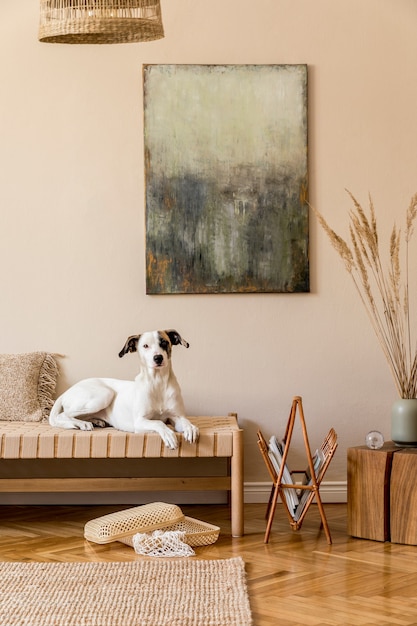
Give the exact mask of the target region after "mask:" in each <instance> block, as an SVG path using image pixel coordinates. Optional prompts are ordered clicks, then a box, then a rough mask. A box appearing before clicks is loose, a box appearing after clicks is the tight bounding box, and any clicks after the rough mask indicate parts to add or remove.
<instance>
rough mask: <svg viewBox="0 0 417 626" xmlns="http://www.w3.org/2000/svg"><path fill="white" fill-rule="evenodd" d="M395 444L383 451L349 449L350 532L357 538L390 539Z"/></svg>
mask: <svg viewBox="0 0 417 626" xmlns="http://www.w3.org/2000/svg"><path fill="white" fill-rule="evenodd" d="M398 450H399V448H398V446H396V445H395V444H394V443H392V442H388V443H385V444H384V445H383V447H382V448H380V449H379V450H371V449H370V448H368V447H367V446H357V447H355V448H348V456H347V461H348V462H347V478H348V506H347V515H348V518H347V531H348V534H349V535H352V536H353V537H359V538H361V539H373V540H375V541H389V540H390V477H391V467H392V459H393V456H394V453H396V452H397V451H398Z"/></svg>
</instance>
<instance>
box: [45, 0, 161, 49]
mask: <svg viewBox="0 0 417 626" xmlns="http://www.w3.org/2000/svg"><path fill="white" fill-rule="evenodd" d="M40 3H41V7H40V24H39V41H43V42H46V43H91V44H97V43H134V42H140V41H153V40H154V39H161V38H162V37H163V36H164V28H163V25H162V16H161V7H160V0H40Z"/></svg>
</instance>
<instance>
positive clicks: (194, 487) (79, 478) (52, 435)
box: [0, 414, 244, 537]
mask: <svg viewBox="0 0 417 626" xmlns="http://www.w3.org/2000/svg"><path fill="white" fill-rule="evenodd" d="M189 419H190V420H191V421H192V422H193V423H194V424H195V425H196V426H198V428H199V429H200V437H199V440H198V442H197V443H194V444H191V443H188V442H187V441H185V440H184V439H183V437H182V435H177V437H178V444H179V445H178V448H177V449H176V450H170V449H168V448H166V447H165V446H164V444H163V443H162V440H161V438H160V436H159V435H157V434H156V433H151V432H149V433H126V432H123V431H120V430H115V429H114V428H100V429H94V430H93V431H80V430H66V429H63V428H55V427H52V426H50V425H49V424H48V423H39V422H0V493H5V492H9V493H11V492H14V493H27V492H31V493H62V492H115V491H117V492H132V491H167V490H175V491H206V490H210V491H228V492H229V494H230V508H231V524H232V535H233V536H234V537H240V536H242V535H243V532H244V524H243V431H242V429H240V428H239V426H238V423H237V416H236V414H230V415H228V416H218V417H190V418H189ZM156 458H157V459H161V461H162V463H161V464H158V467H159V465H160V466H161V468H162V469H161V472H162V475H159V473H158V476H153V475H151V476H149V475H146V472H142V469H143V467H144V463H146V459H147V460H149V459H156ZM209 458H224V459H225V460H226V472H225V474H224V475H221V476H220V475H218V474H215V475H204V476H202V475H193V473H192V471H193V470H192V464H191V463H190V462H191V460H192V459H209ZM23 459H25V460H33V462H34V463H35V464H36V463H37V464H38V465H39V467H40V468H42V464H43V467H44V468H46V469H45V470H44V473H45V472H46V475H44V474H43V473H42V470H41V471H39V472H38V471H35V472H31V474H30V475H29V476H23V477H21V476H19V473H18V472H16V471H15V469H13V468H16V467H17V465H18V461H19V460H23ZM64 459H68V460H71V463H73V464H74V465H75V467H76V470H77V471H76V473H75V475H73V476H67V475H65V473H63V472H62V471H61V470H60V467H61V466H62V465H63V460H64ZM97 459H102V460H105V463H107V468H108V470H107V472H106V475H104V476H103V475H100V476H94V475H91V472H90V468H89V466H88V463H89V461H92V460H97ZM174 459H177V460H179V461H178V462H177V467H178V465H179V466H180V467H182V468H183V470H184V471H182V472H181V476H178V475H175V474H174V475H173V472H172V469H171V468H172V460H174ZM117 460H118V461H117ZM123 460H124V461H123ZM170 460H171V461H170ZM123 462H126V463H127V462H130V464H129V475H127V476H126V475H124V476H123V475H120V472H115V473H113V470H114V469H116V468H118V469H120V468H121V466H122V464H123ZM170 463H171V464H170ZM132 466H133V468H135V470H134V471H132ZM136 469H137V471H136ZM164 470H166V471H164ZM83 472H85V473H83ZM107 473H108V474H109V475H107ZM115 474H116V475H115ZM117 474H119V475H117ZM122 474H123V472H122ZM136 474H138V475H136ZM143 474H145V475H143Z"/></svg>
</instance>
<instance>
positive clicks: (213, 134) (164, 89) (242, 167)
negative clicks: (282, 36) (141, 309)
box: [143, 65, 309, 294]
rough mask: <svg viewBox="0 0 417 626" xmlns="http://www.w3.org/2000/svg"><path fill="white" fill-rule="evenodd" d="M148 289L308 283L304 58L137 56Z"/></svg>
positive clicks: (251, 289) (218, 289)
mask: <svg viewBox="0 0 417 626" xmlns="http://www.w3.org/2000/svg"><path fill="white" fill-rule="evenodd" d="M143 71H144V133H145V183H146V290H147V293H148V294H191V293H193V294H196V293H292V292H307V291H309V260H308V206H307V188H308V178H307V173H308V172H307V66H306V65H145V66H144V70H143Z"/></svg>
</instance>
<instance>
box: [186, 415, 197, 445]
mask: <svg viewBox="0 0 417 626" xmlns="http://www.w3.org/2000/svg"><path fill="white" fill-rule="evenodd" d="M199 434H200V433H199V430H198V428H197V426H194V424H191V422H189V421H188V420H187V421H185V422H184V423H183V435H184V439H185V440H186V441H188V442H189V443H195V442H196V441H197V440H198V436H199Z"/></svg>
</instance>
